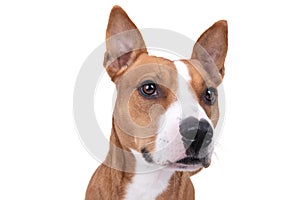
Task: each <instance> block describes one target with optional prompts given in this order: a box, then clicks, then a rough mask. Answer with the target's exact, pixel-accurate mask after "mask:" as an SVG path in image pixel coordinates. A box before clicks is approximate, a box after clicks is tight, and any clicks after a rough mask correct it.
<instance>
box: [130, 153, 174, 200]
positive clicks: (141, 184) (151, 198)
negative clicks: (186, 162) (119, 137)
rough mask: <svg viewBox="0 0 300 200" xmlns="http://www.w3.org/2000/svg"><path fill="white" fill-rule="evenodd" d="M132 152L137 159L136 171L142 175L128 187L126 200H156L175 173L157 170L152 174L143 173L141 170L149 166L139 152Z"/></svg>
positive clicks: (135, 178) (138, 175) (135, 177)
mask: <svg viewBox="0 0 300 200" xmlns="http://www.w3.org/2000/svg"><path fill="white" fill-rule="evenodd" d="M132 152H133V154H134V155H135V157H136V170H137V171H138V172H140V173H137V174H135V175H134V177H133V179H132V182H131V183H130V184H129V185H128V186H127V189H126V196H125V200H155V199H156V197H157V196H159V195H160V194H162V193H163V192H164V191H165V190H166V189H167V187H168V185H169V181H170V178H171V176H172V174H173V173H174V171H171V170H166V169H156V170H155V171H150V172H149V170H146V172H144V173H143V172H142V171H141V169H140V168H143V169H145V165H149V164H148V163H146V162H145V161H144V159H143V158H142V157H141V156H140V154H139V153H138V152H134V151H132ZM148 169H149V168H148ZM147 171H148V172H147Z"/></svg>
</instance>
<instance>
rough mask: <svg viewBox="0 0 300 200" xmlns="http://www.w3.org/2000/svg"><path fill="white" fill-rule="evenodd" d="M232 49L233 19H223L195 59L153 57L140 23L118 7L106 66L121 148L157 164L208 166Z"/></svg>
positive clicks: (197, 45)
mask: <svg viewBox="0 0 300 200" xmlns="http://www.w3.org/2000/svg"><path fill="white" fill-rule="evenodd" d="M174 42H176V41H174ZM226 53H227V23H226V21H218V22H216V23H215V24H214V25H213V26H211V27H210V28H209V29H208V30H206V31H205V32H204V33H203V34H202V35H201V36H200V37H199V39H198V40H197V42H196V43H195V45H194V48H193V52H192V55H191V58H190V59H186V60H177V61H171V60H168V59H166V58H162V57H156V56H151V55H148V52H147V49H146V45H145V42H144V40H143V38H142V35H141V33H140V32H139V30H138V29H137V27H136V26H135V24H134V23H133V22H132V21H131V20H130V18H129V17H128V16H127V14H126V13H125V12H124V10H122V8H120V7H118V6H115V7H114V8H113V9H112V11H111V14H110V18H109V22H108V27H107V32H106V53H105V58H104V66H105V68H106V70H107V72H108V74H109V76H110V77H111V79H112V81H113V82H114V83H115V84H116V88H117V99H116V104H115V109H114V116H113V119H114V120H113V123H114V128H115V132H116V135H117V136H116V137H117V138H118V140H119V141H120V144H121V145H120V146H121V148H122V149H124V150H127V151H135V152H138V153H139V154H141V155H142V156H143V159H144V160H145V161H146V162H147V163H149V164H153V165H161V166H166V167H168V168H173V169H176V170H190V171H193V170H197V169H200V168H202V167H208V166H209V164H210V158H211V154H212V152H213V148H214V144H215V142H214V141H215V134H214V127H215V126H216V124H217V122H218V119H219V109H218V90H217V87H218V85H219V84H220V83H221V82H222V79H223V77H224V61H225V57H226Z"/></svg>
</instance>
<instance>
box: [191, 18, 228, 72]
mask: <svg viewBox="0 0 300 200" xmlns="http://www.w3.org/2000/svg"><path fill="white" fill-rule="evenodd" d="M227 35H228V28H227V22H226V21H225V20H221V21H218V22H216V23H215V24H214V25H212V26H211V27H210V28H209V29H207V30H206V31H205V32H204V33H203V34H202V35H201V36H200V37H199V39H198V40H197V42H196V44H195V46H194V48H193V53H192V57H191V58H192V59H197V60H199V61H200V62H201V64H202V65H203V67H204V68H205V70H206V71H208V73H209V74H210V75H212V76H214V77H216V76H217V75H216V74H214V73H217V72H216V69H212V68H215V66H217V70H218V71H219V73H220V75H221V76H222V78H223V77H224V74H225V68H224V62H225V57H226V54H227V48H228V38H227ZM217 74H218V73H217ZM218 76H219V74H218Z"/></svg>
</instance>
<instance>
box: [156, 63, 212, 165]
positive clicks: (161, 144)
mask: <svg viewBox="0 0 300 200" xmlns="http://www.w3.org/2000/svg"><path fill="white" fill-rule="evenodd" d="M174 64H175V66H176V69H177V73H178V76H177V81H178V88H177V91H176V98H177V101H175V102H174V103H172V104H171V105H170V106H169V108H168V109H167V111H166V112H165V113H164V114H163V115H162V116H161V118H160V121H159V124H158V127H159V129H158V135H157V137H156V141H155V145H156V151H155V153H154V155H153V160H154V162H155V163H157V164H161V165H165V164H169V163H173V162H176V161H177V160H180V159H182V158H184V157H185V156H186V155H185V151H186V149H185V148H184V145H183V142H182V140H181V135H180V133H179V125H180V122H181V121H182V120H183V119H185V118H187V117H195V118H197V119H199V120H200V119H202V118H203V119H206V120H207V121H208V122H209V123H211V121H210V119H209V118H208V116H207V115H206V112H205V111H204V109H203V108H202V107H201V106H200V104H199V102H198V101H197V98H196V97H195V94H194V93H193V92H192V88H191V85H190V81H191V76H190V73H189V69H188V67H187V66H186V64H185V63H183V62H182V61H175V62H174ZM199 95H200V94H199Z"/></svg>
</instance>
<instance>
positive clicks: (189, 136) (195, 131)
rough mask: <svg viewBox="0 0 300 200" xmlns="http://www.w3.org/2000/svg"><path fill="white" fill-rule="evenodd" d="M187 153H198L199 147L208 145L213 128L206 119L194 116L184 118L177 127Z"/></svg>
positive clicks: (202, 147)
mask: <svg viewBox="0 0 300 200" xmlns="http://www.w3.org/2000/svg"><path fill="white" fill-rule="evenodd" d="M179 131H180V134H181V135H182V141H183V144H184V146H185V148H186V154H187V155H191V156H193V155H195V156H196V155H198V154H199V151H200V150H201V149H204V148H206V147H208V145H209V144H210V143H211V141H212V138H213V128H212V127H211V125H210V124H209V123H208V121H207V120H205V119H201V120H200V121H199V120H198V119H196V118H195V117H188V118H186V119H184V120H183V121H182V122H181V124H180V127H179Z"/></svg>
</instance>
